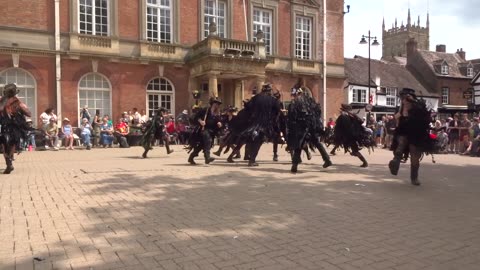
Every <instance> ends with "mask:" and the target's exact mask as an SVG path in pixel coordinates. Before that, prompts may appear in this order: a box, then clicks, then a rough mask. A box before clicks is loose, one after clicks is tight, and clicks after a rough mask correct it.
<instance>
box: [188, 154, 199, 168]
mask: <svg viewBox="0 0 480 270" xmlns="http://www.w3.org/2000/svg"><path fill="white" fill-rule="evenodd" d="M196 156H197V154H196V153H195V151H193V152H192V153H190V156H189V157H188V163H190V164H192V165H196V164H197V163H195V160H193V159H194V158H195V157H196Z"/></svg>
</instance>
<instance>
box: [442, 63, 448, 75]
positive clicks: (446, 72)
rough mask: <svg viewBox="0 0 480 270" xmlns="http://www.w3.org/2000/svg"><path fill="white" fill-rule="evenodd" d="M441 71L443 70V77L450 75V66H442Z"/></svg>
mask: <svg viewBox="0 0 480 270" xmlns="http://www.w3.org/2000/svg"><path fill="white" fill-rule="evenodd" d="M440 69H441V71H440V72H441V73H442V75H448V73H449V71H450V70H449V67H448V65H446V64H442V65H441V68H440Z"/></svg>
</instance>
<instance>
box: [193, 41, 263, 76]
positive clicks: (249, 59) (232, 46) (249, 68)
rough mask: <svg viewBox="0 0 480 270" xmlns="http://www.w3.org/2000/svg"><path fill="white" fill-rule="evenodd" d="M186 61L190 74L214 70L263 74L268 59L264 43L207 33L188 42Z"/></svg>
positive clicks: (254, 74)
mask: <svg viewBox="0 0 480 270" xmlns="http://www.w3.org/2000/svg"><path fill="white" fill-rule="evenodd" d="M186 62H187V63H189V64H190V65H191V66H192V70H191V72H192V75H193V76H202V75H205V74H207V73H211V72H218V74H231V75H230V76H232V75H233V74H234V76H238V77H247V76H259V75H262V74H265V66H266V65H267V63H268V60H267V57H266V53H265V45H264V43H261V42H248V41H241V40H232V39H225V38H219V37H217V36H209V37H208V38H206V39H204V40H202V41H200V42H199V43H197V44H195V45H193V46H192V48H191V50H190V52H189V54H188V56H187V57H186ZM220 77H221V76H220Z"/></svg>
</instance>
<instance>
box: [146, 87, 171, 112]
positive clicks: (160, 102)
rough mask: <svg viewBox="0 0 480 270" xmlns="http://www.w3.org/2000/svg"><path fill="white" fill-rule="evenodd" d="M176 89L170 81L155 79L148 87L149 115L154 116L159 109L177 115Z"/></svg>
mask: <svg viewBox="0 0 480 270" xmlns="http://www.w3.org/2000/svg"><path fill="white" fill-rule="evenodd" d="M174 93H175V89H174V87H173V85H172V83H170V81H169V80H167V79H164V78H154V79H152V80H151V81H150V82H148V85H147V101H148V102H147V104H148V115H149V116H150V117H152V116H153V114H154V113H155V110H156V109H157V108H165V109H167V110H169V111H170V113H171V114H173V115H175V96H174Z"/></svg>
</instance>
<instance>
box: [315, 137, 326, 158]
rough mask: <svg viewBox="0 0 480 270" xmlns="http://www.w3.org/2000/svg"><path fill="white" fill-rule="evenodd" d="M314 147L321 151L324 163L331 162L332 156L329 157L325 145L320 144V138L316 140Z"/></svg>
mask: <svg viewBox="0 0 480 270" xmlns="http://www.w3.org/2000/svg"><path fill="white" fill-rule="evenodd" d="M313 145H315V147H316V148H317V149H318V151H320V155H321V156H322V159H323V161H329V160H330V156H329V155H328V153H327V150H326V149H325V147H324V146H323V144H322V143H321V142H320V140H319V139H318V138H315V139H314V141H313Z"/></svg>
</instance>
